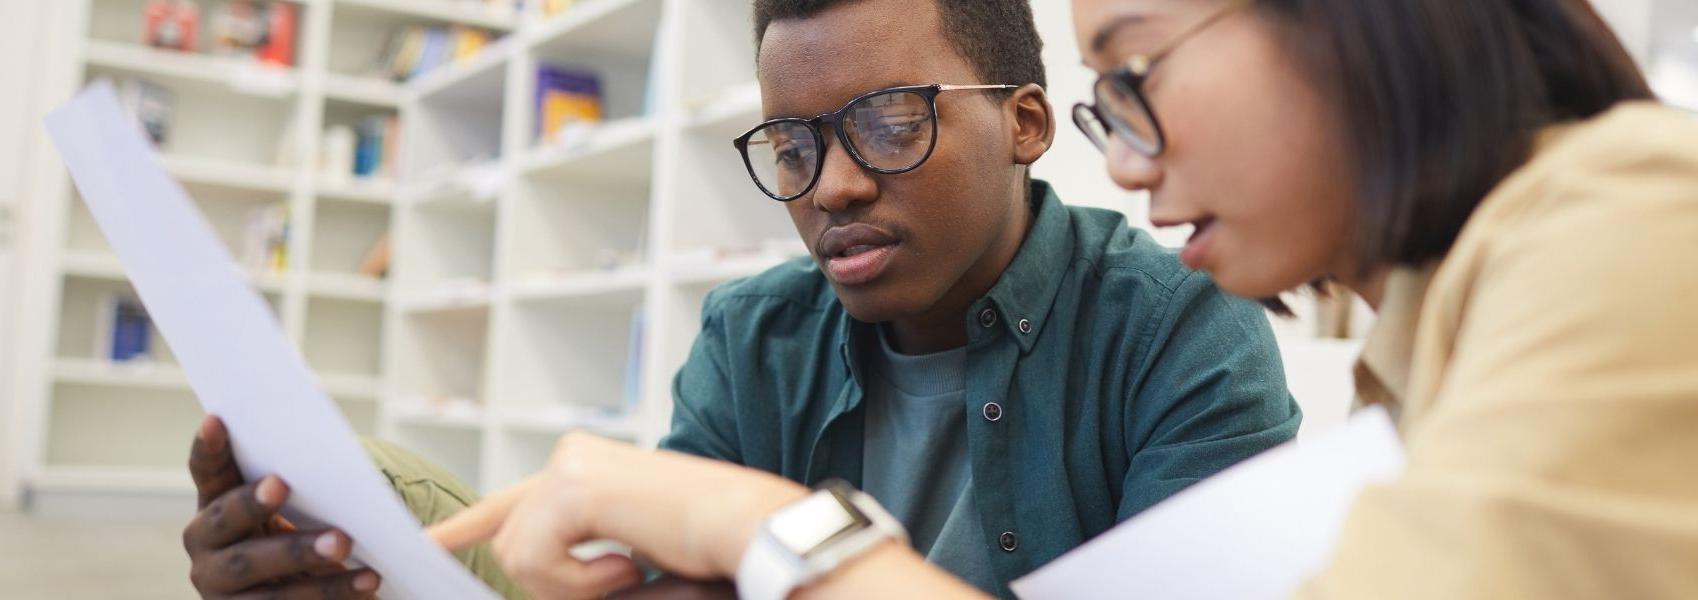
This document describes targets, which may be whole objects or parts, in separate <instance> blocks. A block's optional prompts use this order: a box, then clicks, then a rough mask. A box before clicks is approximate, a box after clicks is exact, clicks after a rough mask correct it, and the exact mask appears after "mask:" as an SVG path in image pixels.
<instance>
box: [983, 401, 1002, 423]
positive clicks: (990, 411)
mask: <svg viewBox="0 0 1698 600" xmlns="http://www.w3.org/2000/svg"><path fill="white" fill-rule="evenodd" d="M985 420H986V421H990V422H992V423H995V422H997V421H1001V420H1002V405H1001V404H997V403H995V402H991V403H989V404H986V405H985Z"/></svg>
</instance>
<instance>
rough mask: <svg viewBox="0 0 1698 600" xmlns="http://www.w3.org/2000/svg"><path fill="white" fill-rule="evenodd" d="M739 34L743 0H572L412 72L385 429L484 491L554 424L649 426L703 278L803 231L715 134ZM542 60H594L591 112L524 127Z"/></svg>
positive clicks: (734, 74)
mask: <svg viewBox="0 0 1698 600" xmlns="http://www.w3.org/2000/svg"><path fill="white" fill-rule="evenodd" d="M749 31H750V15H749V8H748V6H747V5H745V3H729V4H727V3H703V2H696V1H692V0H584V1H582V2H578V3H577V4H576V5H575V6H574V7H573V8H572V9H571V10H569V11H568V12H566V13H564V14H562V15H559V16H557V17H554V18H552V19H547V20H542V19H527V20H522V21H521V24H520V26H519V27H518V28H517V29H516V31H515V34H514V35H513V36H511V37H509V38H507V39H506V40H505V41H503V42H502V43H500V44H498V45H497V46H496V47H495V48H494V49H493V51H492V52H489V53H487V54H486V55H485V56H484V57H483V58H482V59H480V60H477V61H472V62H470V63H467V64H464V65H461V66H459V67H456V68H453V69H446V70H444V71H442V72H439V73H436V74H433V75H431V76H427V77H425V78H422V79H420V80H419V81H416V82H415V83H413V84H412V85H410V86H409V91H408V93H407V94H406V95H405V97H404V100H403V110H404V112H405V113H406V114H407V115H408V116H409V118H408V119H407V120H406V127H407V133H406V135H404V136H403V139H404V140H406V142H407V148H406V150H405V152H406V157H407V159H408V160H407V165H408V169H407V172H406V173H405V174H404V176H403V182H402V184H401V185H402V188H403V191H402V193H401V198H400V200H399V202H398V204H397V209H396V219H395V236H396V238H395V239H396V249H397V254H396V273H395V280H394V282H393V284H392V285H393V286H394V287H395V289H396V294H397V296H396V298H397V300H396V301H395V302H392V303H391V304H389V305H388V307H387V311H388V321H387V327H386V329H385V333H386V340H385V348H386V350H385V352H384V356H385V360H386V368H385V373H386V375H387V376H388V378H389V388H390V391H391V394H390V395H389V396H386V398H385V400H384V410H383V413H384V417H383V418H382V419H380V423H381V428H380V430H381V431H382V433H383V434H384V435H386V436H387V437H391V438H393V439H395V440H396V441H399V442H400V443H402V444H405V445H407V446H410V447H414V448H417V449H420V450H421V451H422V452H424V453H425V454H426V455H427V456H431V457H433V458H439V457H445V458H440V459H441V460H442V461H443V462H444V464H447V465H448V466H449V467H450V468H451V469H454V470H455V471H457V472H458V473H459V474H460V475H461V476H463V477H465V478H467V479H468V480H470V481H473V482H476V484H477V485H478V486H479V487H481V488H484V489H490V488H494V487H498V486H501V485H504V484H507V483H511V482H513V481H516V480H517V479H519V478H520V477H522V476H524V475H525V474H527V473H529V472H530V471H532V470H534V469H535V468H537V467H539V466H541V465H542V464H543V461H544V460H546V458H547V456H548V454H549V452H550V451H551V450H552V447H553V443H554V441H555V439H556V438H557V437H558V436H559V435H560V434H562V433H564V432H567V431H572V430H587V431H592V432H596V433H600V434H603V435H608V436H612V437H616V438H621V439H626V440H630V441H634V442H637V443H640V444H644V445H653V444H655V443H656V442H657V441H658V440H659V438H660V436H661V435H663V434H664V433H665V431H666V429H667V425H668V422H669V419H670V409H671V391H670V380H671V377H672V375H673V373H674V372H675V371H676V370H677V368H678V367H679V366H681V365H682V362H683V359H684V357H685V356H686V354H687V352H688V349H689V345H690V344H691V343H692V342H693V340H694V338H695V333H696V328H697V326H698V323H699V320H700V307H701V301H702V300H703V298H704V297H705V295H706V293H707V291H708V290H709V289H711V287H712V286H713V285H716V284H718V283H721V282H724V281H726V280H729V279H732V278H735V277H739V276H746V275H751V274H754V273H758V272H759V271H761V270H764V269H765V268H768V267H770V266H772V265H773V264H776V263H777V262H779V261H782V260H784V259H785V258H788V257H789V256H791V255H793V253H794V250H795V249H796V248H799V247H800V243H799V242H795V243H787V242H788V241H789V240H791V239H793V238H794V236H795V233H794V230H793V228H792V226H791V224H790V222H789V219H788V217H787V216H786V214H785V212H784V211H783V210H782V207H780V206H778V205H777V204H776V203H774V202H772V201H771V200H768V199H766V198H765V197H764V196H762V195H761V194H760V193H759V191H758V190H756V189H755V188H754V187H753V186H752V185H751V184H750V183H749V181H748V180H747V176H746V175H744V174H743V167H742V164H741V161H740V159H739V158H738V157H737V156H736V153H735V151H733V150H732V147H731V143H730V141H731V139H732V138H733V137H735V135H736V134H737V133H741V131H742V130H743V129H746V128H748V127H749V126H751V125H752V124H753V123H754V122H755V121H756V120H758V117H759V113H760V106H759V94H758V89H757V88H755V87H754V86H753V83H752V82H753V80H754V70H753V65H754V51H753V44H752V41H751V39H750V33H749ZM541 65H555V66H566V67H571V68H575V69H580V70H590V71H594V72H596V73H597V74H598V75H599V76H600V78H601V80H602V84H603V89H604V95H605V105H604V112H605V116H606V117H607V118H606V120H605V122H604V123H603V124H601V125H600V126H598V127H596V128H594V129H593V130H587V131H582V132H578V134H577V135H574V136H571V141H570V142H569V143H565V144H553V143H546V144H545V143H539V141H538V136H537V135H536V134H535V133H534V128H535V120H534V119H535V118H536V117H535V115H534V112H535V108H534V107H533V106H532V98H533V94H534V79H535V72H536V69H537V68H538V67H539V66H541ZM767 240H776V241H773V242H768V241H767ZM638 323H640V324H641V325H640V326H638ZM634 370H635V372H633V371H634Z"/></svg>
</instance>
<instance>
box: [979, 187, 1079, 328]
mask: <svg viewBox="0 0 1698 600" xmlns="http://www.w3.org/2000/svg"><path fill="white" fill-rule="evenodd" d="M1031 197H1032V215H1033V216H1032V228H1031V231H1029V232H1027V234H1026V241H1025V243H1023V244H1022V245H1021V246H1020V253H1019V254H1016V255H1015V256H1014V262H1012V263H1010V264H1009V265H1008V268H1007V269H1006V270H1004V271H1003V272H1002V278H1001V279H999V280H997V283H996V285H995V286H994V287H992V288H991V290H990V293H987V294H985V297H984V298H982V299H980V300H979V301H978V302H975V303H973V308H972V310H971V311H969V312H968V314H967V328H968V332H969V333H968V336H967V339H968V340H969V343H970V344H971V343H978V342H979V341H980V340H982V339H986V334H987V333H988V332H992V331H995V332H999V333H1002V334H1005V335H1008V336H1010V337H1012V338H1013V339H1014V341H1015V342H1016V343H1017V344H1019V346H1020V352H1021V354H1026V353H1029V352H1031V351H1032V348H1033V347H1035V346H1036V345H1037V340H1038V337H1039V336H1040V335H1041V334H1042V333H1043V329H1044V326H1045V325H1046V324H1047V323H1048V322H1049V317H1050V308H1051V307H1053V306H1054V305H1055V298H1056V295H1057V294H1058V293H1060V291H1061V282H1062V280H1063V279H1064V278H1066V277H1067V274H1068V269H1067V266H1068V263H1069V262H1070V261H1071V259H1072V257H1073V254H1074V236H1073V220H1072V219H1071V218H1069V214H1068V211H1067V206H1066V205H1064V204H1062V203H1061V198H1059V197H1057V196H1056V194H1055V189H1054V188H1053V187H1051V186H1050V184H1049V183H1047V182H1044V181H1040V180H1036V179H1034V180H1032V196H1031ZM987 311H989V312H987ZM987 315H990V316H987ZM987 323H989V325H988V326H987V325H986V324H987Z"/></svg>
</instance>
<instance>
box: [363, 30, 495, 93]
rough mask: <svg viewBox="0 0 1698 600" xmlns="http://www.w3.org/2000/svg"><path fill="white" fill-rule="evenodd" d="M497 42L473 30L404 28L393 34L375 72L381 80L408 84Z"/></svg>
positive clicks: (374, 66)
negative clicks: (382, 78) (407, 82)
mask: <svg viewBox="0 0 1698 600" xmlns="http://www.w3.org/2000/svg"><path fill="white" fill-rule="evenodd" d="M493 40H494V36H493V35H491V34H490V33H489V32H487V31H484V30H481V29H476V28H472V27H464V26H454V27H421V26H411V27H403V28H401V29H398V30H396V31H395V32H394V33H392V34H390V36H389V43H387V44H385V45H384V49H383V54H382V55H380V56H379V57H378V59H377V62H376V64H374V65H373V68H372V70H373V71H374V72H375V74H377V75H378V76H381V77H385V78H388V79H393V80H395V81H407V80H409V79H412V78H414V77H418V76H420V75H423V74H425V73H429V72H431V71H433V70H435V69H438V68H440V67H442V66H444V65H450V64H453V63H456V62H460V61H463V60H467V59H470V58H471V57H473V56H476V55H477V53H478V52H479V51H481V50H483V48H484V47H485V46H488V45H489V43H490V42H491V41H493Z"/></svg>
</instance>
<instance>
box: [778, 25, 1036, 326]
mask: <svg viewBox="0 0 1698 600" xmlns="http://www.w3.org/2000/svg"><path fill="white" fill-rule="evenodd" d="M937 10H938V9H937V6H936V4H935V3H934V2H930V1H922V2H915V1H913V0H864V1H861V2H848V3H844V4H842V5H839V6H836V7H833V8H831V9H828V10H826V11H823V12H821V13H819V14H816V15H814V16H812V17H809V18H806V19H795V20H780V21H774V22H773V23H772V24H771V26H770V27H769V28H768V29H767V32H766V37H765V38H764V40H763V42H762V45H761V52H760V59H759V70H760V84H761V96H762V98H763V104H764V108H765V112H766V115H767V117H768V118H779V117H802V118H811V117H814V116H817V115H820V114H824V113H828V112H832V111H836V110H837V109H839V108H841V107H842V106H843V105H844V104H845V103H847V102H849V101H850V100H852V99H854V98H856V97H858V96H861V95H862V94H865V93H867V92H871V91H875V90H879V89H884V88H889V87H895V86H903V85H930V84H979V83H990V84H1005V83H1012V84H1025V83H1029V82H1021V81H1014V82H1006V81H991V82H981V81H979V76H978V75H977V73H976V72H975V70H974V69H973V68H972V66H971V64H970V63H968V62H967V60H966V59H965V58H963V57H961V56H960V55H959V54H958V53H957V51H956V50H955V48H954V46H953V45H951V44H950V43H949V41H948V40H947V39H946V38H945V37H944V33H943V29H942V27H941V20H940V16H939V15H938V12H937ZM1004 97H1005V96H1004V95H998V94H994V93H991V92H976V91H957V92H946V93H944V94H942V95H940V96H938V98H937V114H938V133H937V146H936V149H935V150H934V151H933V153H932V155H931V158H930V159H929V160H927V161H926V162H925V164H923V165H922V166H920V168H918V169H916V170H914V171H910V172H907V173H903V174H898V175H880V174H877V173H873V172H871V171H868V170H866V169H865V168H863V167H862V166H861V165H860V164H859V163H857V162H856V161H855V160H854V159H853V158H852V157H850V155H849V153H848V151H847V150H846V149H845V148H843V147H842V144H841V143H839V141H838V138H837V135H836V132H835V131H833V130H831V129H830V128H829V127H828V128H826V130H824V131H822V132H821V133H822V134H823V141H824V144H825V146H824V153H825V162H824V166H823V167H821V169H820V175H819V183H818V184H817V185H816V186H815V187H814V189H813V191H812V192H810V193H809V194H808V195H805V196H802V197H800V198H797V199H795V200H792V201H790V202H788V203H786V204H785V208H786V209H787V210H788V211H789V212H790V218H791V220H792V221H794V222H795V224H796V231H797V233H799V234H801V236H802V241H803V242H805V243H807V244H808V247H809V248H810V249H811V250H812V251H813V254H814V259H815V261H817V262H818V263H819V265H820V269H821V270H822V271H823V272H824V273H825V275H826V277H827V279H829V280H830V281H831V283H832V286H833V288H835V290H836V292H837V296H838V298H839V299H840V300H841V301H842V302H843V305H844V307H845V308H846V309H847V310H848V311H849V313H850V314H851V315H852V316H854V317H855V318H856V319H859V320H861V321H864V322H870V323H877V322H885V321H892V320H897V319H902V318H906V317H913V316H916V315H922V314H925V313H926V312H928V311H930V310H932V309H934V308H936V307H937V306H938V305H939V303H940V302H943V301H945V299H946V298H950V297H951V292H952V291H957V288H958V287H959V286H962V285H963V283H962V282H963V280H972V281H977V280H980V279H983V277H982V275H983V274H982V273H980V271H983V270H984V269H985V268H986V265H985V264H984V263H986V262H987V261H986V260H985V256H986V255H987V254H988V253H989V251H990V249H991V248H992V246H993V245H994V244H995V243H996V242H997V241H998V240H1001V239H1005V238H1006V233H1007V232H1008V230H1009V229H1010V228H1011V227H1015V226H1018V225H1019V224H1020V223H1022V221H1019V220H1017V219H1016V218H1015V217H1016V216H1017V213H1016V212H1015V211H1018V210H1025V205H1024V204H1023V203H1022V202H1021V201H1020V200H1021V198H1022V197H1023V195H1022V194H1021V193H1020V192H1021V191H1022V190H1021V189H1020V186H1021V185H1023V174H1024V171H1023V170H1022V169H1021V168H1020V167H1019V166H1018V165H1017V164H1016V160H1015V157H1014V141H1013V139H1014V125H1013V123H1012V122H1011V121H1012V117H1011V116H1009V115H1010V114H1011V109H1009V108H1008V106H1009V102H1007V101H1004V100H1003V98H1004ZM1005 112H1006V113H1009V114H1005ZM1002 266H1003V265H994V266H992V267H990V268H992V269H994V270H996V271H997V272H996V273H993V274H991V277H990V279H989V281H992V282H994V281H995V277H996V276H998V275H1000V270H1001V268H1002ZM980 291H981V292H982V290H980ZM957 295H959V292H958V291H957ZM952 301H955V299H952ZM965 301H966V302H971V301H972V298H968V299H966V300H965Z"/></svg>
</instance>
